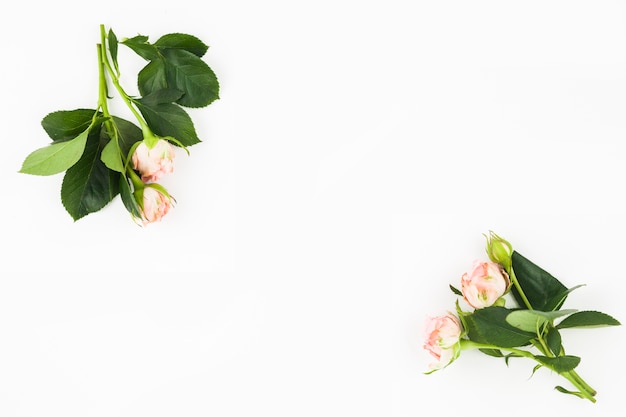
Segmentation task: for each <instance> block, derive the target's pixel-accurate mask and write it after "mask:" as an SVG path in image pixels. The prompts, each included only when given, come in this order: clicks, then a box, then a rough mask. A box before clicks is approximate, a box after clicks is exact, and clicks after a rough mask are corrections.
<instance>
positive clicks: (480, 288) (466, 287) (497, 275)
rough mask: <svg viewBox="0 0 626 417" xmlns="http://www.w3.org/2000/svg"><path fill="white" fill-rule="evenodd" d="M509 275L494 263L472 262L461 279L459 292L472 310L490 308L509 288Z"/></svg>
mask: <svg viewBox="0 0 626 417" xmlns="http://www.w3.org/2000/svg"><path fill="white" fill-rule="evenodd" d="M509 284H510V281H509V275H508V274H507V273H506V272H505V271H504V270H503V269H502V267H501V266H500V265H499V264H497V263H495V262H481V261H474V264H473V266H472V270H471V271H470V272H466V273H464V274H463V276H462V277H461V292H462V293H463V297H464V298H465V301H467V303H468V304H469V305H470V306H472V307H474V308H485V307H489V306H492V305H493V304H494V303H495V302H496V301H497V300H498V298H500V297H502V295H504V293H505V292H506V290H507V289H508V288H509Z"/></svg>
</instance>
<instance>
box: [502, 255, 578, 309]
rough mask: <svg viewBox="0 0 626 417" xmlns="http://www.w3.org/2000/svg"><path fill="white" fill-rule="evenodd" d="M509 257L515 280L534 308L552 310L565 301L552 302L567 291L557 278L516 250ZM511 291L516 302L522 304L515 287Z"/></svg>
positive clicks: (559, 306)
mask: <svg viewBox="0 0 626 417" xmlns="http://www.w3.org/2000/svg"><path fill="white" fill-rule="evenodd" d="M511 259H512V261H513V271H514V272H515V276H516V277H517V281H518V282H519V284H520V286H521V287H522V290H523V291H524V294H526V297H527V298H528V301H529V302H530V304H531V306H532V307H533V308H534V309H536V310H541V311H552V310H558V309H559V308H561V305H562V304H563V301H565V299H564V298H563V299H562V301H560V302H558V303H557V304H556V305H555V304H554V302H555V299H560V296H561V295H562V294H564V293H566V292H567V288H566V287H565V286H564V285H563V284H561V282H560V281H559V280H557V279H556V278H554V277H553V276H552V275H550V274H549V273H548V272H546V271H544V270H543V269H541V268H540V267H539V266H537V265H535V264H534V263H532V262H531V261H529V260H528V259H526V258H524V257H523V256H522V255H521V254H520V253H519V252H517V251H514V252H513V255H512V257H511ZM511 292H512V294H513V296H514V297H515V299H516V300H517V302H518V303H519V304H520V305H521V306H523V305H524V302H523V299H522V297H521V296H520V295H519V293H518V291H517V288H515V287H512V290H511Z"/></svg>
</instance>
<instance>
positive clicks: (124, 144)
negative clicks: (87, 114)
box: [113, 116, 143, 155]
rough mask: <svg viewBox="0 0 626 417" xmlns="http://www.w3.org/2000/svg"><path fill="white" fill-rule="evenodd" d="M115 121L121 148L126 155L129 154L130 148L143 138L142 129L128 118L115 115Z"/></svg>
mask: <svg viewBox="0 0 626 417" xmlns="http://www.w3.org/2000/svg"><path fill="white" fill-rule="evenodd" d="M113 122H114V123H115V126H116V127H117V133H118V140H119V144H120V148H121V150H122V153H123V154H124V155H128V152H129V151H130V148H132V146H133V145H134V144H135V143H136V142H139V141H140V140H143V133H142V132H141V129H140V128H139V127H138V126H137V125H135V124H134V123H131V122H129V121H128V120H125V119H122V118H119V117H116V116H113Z"/></svg>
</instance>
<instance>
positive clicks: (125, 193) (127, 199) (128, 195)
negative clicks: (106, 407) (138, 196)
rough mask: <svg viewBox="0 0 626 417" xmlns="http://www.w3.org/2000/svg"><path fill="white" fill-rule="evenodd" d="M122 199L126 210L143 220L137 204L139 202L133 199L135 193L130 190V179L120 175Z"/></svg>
mask: <svg viewBox="0 0 626 417" xmlns="http://www.w3.org/2000/svg"><path fill="white" fill-rule="evenodd" d="M120 197H121V199H122V203H124V207H126V210H128V212H129V213H130V214H131V215H132V216H133V217H134V218H141V208H140V207H139V204H137V200H135V197H133V191H132V190H131V188H130V184H129V183H128V179H127V178H126V176H124V175H120Z"/></svg>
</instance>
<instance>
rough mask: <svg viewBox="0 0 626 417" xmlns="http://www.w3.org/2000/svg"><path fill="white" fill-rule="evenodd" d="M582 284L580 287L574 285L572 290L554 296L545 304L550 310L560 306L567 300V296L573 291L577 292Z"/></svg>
mask: <svg viewBox="0 0 626 417" xmlns="http://www.w3.org/2000/svg"><path fill="white" fill-rule="evenodd" d="M584 286H585V285H584V284H581V285H576V286H574V287H572V288H568V289H567V290H565V291H563V292H561V293H559V294H557V295H556V296H554V297H553V298H552V299H551V300H549V301H548V303H547V304H546V305H547V306H548V307H549V309H550V310H554V307H555V306H559V307H560V306H562V305H563V303H564V302H565V299H566V298H567V296H568V295H569V294H570V293H571V292H572V291H574V290H577V289H578V288H580V287H584Z"/></svg>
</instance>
